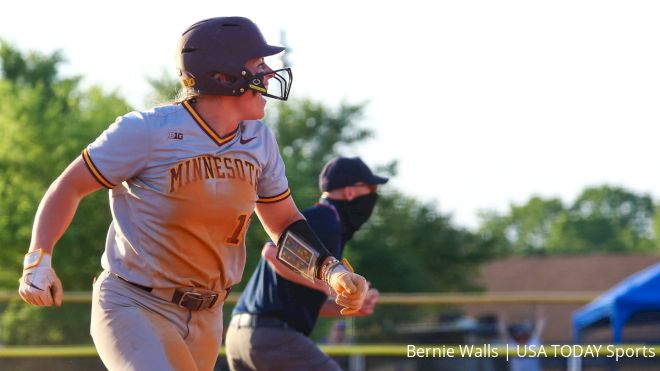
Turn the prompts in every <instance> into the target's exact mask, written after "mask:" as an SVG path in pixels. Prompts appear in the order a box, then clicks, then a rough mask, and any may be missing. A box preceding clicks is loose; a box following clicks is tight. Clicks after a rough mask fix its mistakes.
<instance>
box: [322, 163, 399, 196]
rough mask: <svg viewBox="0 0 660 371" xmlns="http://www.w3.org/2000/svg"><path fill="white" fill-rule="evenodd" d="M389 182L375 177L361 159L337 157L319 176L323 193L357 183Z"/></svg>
mask: <svg viewBox="0 0 660 371" xmlns="http://www.w3.org/2000/svg"><path fill="white" fill-rule="evenodd" d="M388 180H389V179H388V178H384V177H381V176H378V175H374V174H373V173H372V172H371V170H370V169H369V167H368V166H367V165H366V164H365V163H364V162H363V161H362V160H361V159H360V158H359V157H336V158H333V159H332V160H330V161H328V163H327V164H325V166H324V167H323V170H322V171H321V175H320V176H319V188H320V189H321V192H328V191H332V190H333V189H337V188H344V187H348V186H352V185H353V184H355V183H366V184H385V183H387V181H388Z"/></svg>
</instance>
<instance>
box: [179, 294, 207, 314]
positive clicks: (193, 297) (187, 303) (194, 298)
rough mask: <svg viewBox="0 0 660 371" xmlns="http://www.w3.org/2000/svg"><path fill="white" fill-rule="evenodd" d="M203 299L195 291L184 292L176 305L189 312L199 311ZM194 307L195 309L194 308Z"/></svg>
mask: <svg viewBox="0 0 660 371" xmlns="http://www.w3.org/2000/svg"><path fill="white" fill-rule="evenodd" d="M202 303H203V297H202V294H200V293H198V292H195V291H186V292H184V293H183V295H181V298H180V299H179V302H178V303H177V305H178V306H179V307H180V308H186V309H191V310H199V308H200V307H201V306H202ZM195 305H196V307H194V306H195Z"/></svg>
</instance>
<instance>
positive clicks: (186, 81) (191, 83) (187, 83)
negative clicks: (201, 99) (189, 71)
mask: <svg viewBox="0 0 660 371" xmlns="http://www.w3.org/2000/svg"><path fill="white" fill-rule="evenodd" d="M181 84H182V85H183V86H185V87H186V88H190V87H193V86H195V78H194V77H191V78H189V79H183V80H181Z"/></svg>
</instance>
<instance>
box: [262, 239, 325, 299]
mask: <svg viewBox="0 0 660 371" xmlns="http://www.w3.org/2000/svg"><path fill="white" fill-rule="evenodd" d="M261 256H262V257H263V258H264V260H266V261H267V262H268V265H269V266H270V267H271V268H272V269H273V270H274V271H275V273H277V274H278V275H279V276H281V277H283V278H285V279H287V280H289V281H291V282H295V283H297V284H299V285H302V286H305V287H309V288H310V289H313V290H317V291H320V292H322V293H324V294H326V295H328V296H334V295H331V294H332V292H331V291H332V289H331V288H330V287H329V286H328V285H327V284H326V283H325V282H323V281H321V280H319V279H314V281H310V280H308V279H306V278H304V277H303V276H301V275H299V274H297V273H295V272H294V271H292V270H291V268H289V267H288V266H287V265H285V264H284V263H282V262H281V261H279V260H278V259H277V245H275V244H274V243H273V242H271V241H268V242H266V244H264V247H263V248H262V249H261Z"/></svg>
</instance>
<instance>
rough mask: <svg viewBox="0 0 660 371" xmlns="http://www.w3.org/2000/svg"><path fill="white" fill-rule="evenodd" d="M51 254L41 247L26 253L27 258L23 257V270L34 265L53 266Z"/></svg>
mask: <svg viewBox="0 0 660 371" xmlns="http://www.w3.org/2000/svg"><path fill="white" fill-rule="evenodd" d="M51 259H52V257H51V255H50V254H48V253H45V252H43V250H41V249H36V250H34V251H31V252H29V253H27V254H25V259H23V270H26V269H30V268H34V267H50V266H51Z"/></svg>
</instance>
